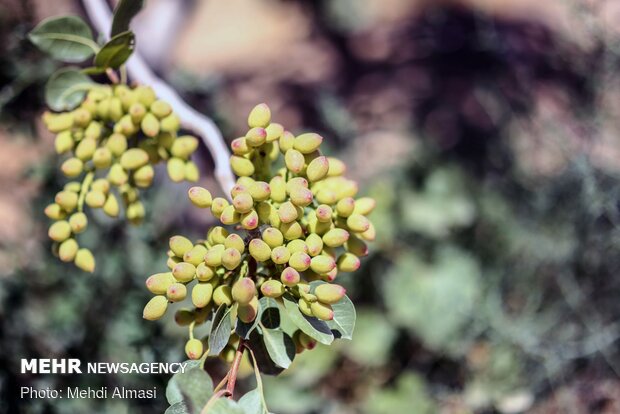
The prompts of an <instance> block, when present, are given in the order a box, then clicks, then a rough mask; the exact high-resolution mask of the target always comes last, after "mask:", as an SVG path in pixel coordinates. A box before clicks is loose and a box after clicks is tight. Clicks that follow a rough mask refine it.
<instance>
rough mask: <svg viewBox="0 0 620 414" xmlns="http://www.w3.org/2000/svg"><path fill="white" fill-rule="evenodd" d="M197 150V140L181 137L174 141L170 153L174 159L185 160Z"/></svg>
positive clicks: (189, 136) (192, 137) (187, 136)
mask: <svg viewBox="0 0 620 414" xmlns="http://www.w3.org/2000/svg"><path fill="white" fill-rule="evenodd" d="M197 148H198V138H196V137H194V136H191V135H183V136H181V137H178V138H177V139H175V140H174V142H173V143H172V148H171V149H170V152H171V153H172V155H173V156H174V157H178V158H183V159H187V158H189V156H190V155H192V154H193V153H194V151H196V149H197Z"/></svg>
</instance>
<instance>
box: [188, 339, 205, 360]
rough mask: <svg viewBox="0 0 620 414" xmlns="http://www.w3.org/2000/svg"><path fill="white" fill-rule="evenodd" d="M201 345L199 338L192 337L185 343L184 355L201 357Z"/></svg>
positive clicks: (190, 357) (195, 357)
mask: <svg viewBox="0 0 620 414" xmlns="http://www.w3.org/2000/svg"><path fill="white" fill-rule="evenodd" d="M202 352H203V346H202V342H201V341H200V340H199V339H196V338H192V339H190V340H189V341H187V342H186V343H185V355H187V357H188V358H189V359H194V360H195V359H200V357H202Z"/></svg>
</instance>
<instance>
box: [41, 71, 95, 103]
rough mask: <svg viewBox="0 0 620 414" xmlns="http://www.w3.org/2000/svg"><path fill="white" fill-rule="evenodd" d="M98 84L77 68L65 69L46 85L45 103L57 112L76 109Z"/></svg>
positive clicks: (53, 76)
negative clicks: (87, 93)
mask: <svg viewBox="0 0 620 414" xmlns="http://www.w3.org/2000/svg"><path fill="white" fill-rule="evenodd" d="M95 85H96V84H95V83H94V82H93V81H92V80H91V79H90V78H89V77H88V76H86V75H84V74H83V73H81V72H80V71H79V70H77V69H75V68H71V67H69V68H63V69H60V70H59V71H57V72H56V73H54V74H53V75H52V76H51V77H50V79H49V80H48V81H47V84H46V85H45V101H46V102H47V105H48V106H49V107H50V108H51V109H53V110H55V111H64V110H70V109H73V108H75V107H76V106H78V105H79V104H80V102H82V100H84V96H85V95H86V92H88V90H90V89H92V88H93V87H94V86H95Z"/></svg>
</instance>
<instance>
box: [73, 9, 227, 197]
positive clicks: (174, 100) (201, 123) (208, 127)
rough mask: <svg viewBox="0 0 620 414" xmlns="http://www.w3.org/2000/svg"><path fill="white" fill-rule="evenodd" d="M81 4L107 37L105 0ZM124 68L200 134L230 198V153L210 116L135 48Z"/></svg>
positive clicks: (108, 16)
mask: <svg viewBox="0 0 620 414" xmlns="http://www.w3.org/2000/svg"><path fill="white" fill-rule="evenodd" d="M82 3H83V4H84V8H85V9H86V13H87V14H88V17H89V19H90V20H91V22H92V24H93V25H94V26H95V29H96V30H97V31H98V32H99V33H100V34H101V35H103V36H105V37H106V38H108V33H109V31H110V27H111V25H112V13H111V11H110V8H109V6H108V4H107V3H106V1H105V0H83V1H82ZM127 70H128V72H129V76H130V77H131V78H133V79H134V80H135V81H137V82H139V83H142V84H145V85H148V86H150V87H151V88H153V90H154V91H155V93H156V94H157V96H158V97H160V98H162V99H164V100H166V101H167V102H168V103H169V104H170V105H171V106H172V107H173V108H174V111H175V112H176V114H177V115H178V116H179V118H180V120H181V124H182V125H183V127H185V128H188V129H191V130H193V131H195V132H196V133H197V134H198V135H199V136H200V138H201V139H202V141H203V142H204V143H205V145H206V146H207V148H208V149H209V151H210V152H211V155H212V156H213V159H214V161H215V171H214V174H215V178H216V179H217V181H218V182H219V184H220V186H221V187H222V190H224V193H225V194H226V196H227V197H229V196H230V194H229V191H230V189H231V188H232V187H233V186H234V185H235V177H234V175H233V173H232V171H231V169H230V164H229V158H230V152H229V151H228V147H227V146H226V144H225V142H224V138H223V137H222V133H221V132H220V130H219V128H218V127H217V125H215V123H214V122H213V121H212V120H211V119H210V118H208V117H207V116H205V115H203V114H201V113H200V112H198V111H196V110H195V109H194V108H192V107H191V106H189V105H188V104H187V103H186V102H185V101H184V100H183V99H182V98H181V97H180V96H179V95H178V94H177V93H176V91H175V90H174V89H173V88H172V87H170V85H168V84H167V83H166V82H165V81H164V80H162V79H160V78H159V77H157V75H155V74H154V73H153V71H152V70H151V69H150V68H149V67H148V65H147V64H146V62H145V61H144V59H142V57H141V56H140V55H139V54H138V53H137V51H134V53H133V55H132V56H131V58H130V59H129V60H128V61H127Z"/></svg>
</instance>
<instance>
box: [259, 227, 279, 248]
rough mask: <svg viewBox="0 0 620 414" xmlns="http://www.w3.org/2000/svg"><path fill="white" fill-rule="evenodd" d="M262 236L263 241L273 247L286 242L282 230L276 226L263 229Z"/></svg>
mask: <svg viewBox="0 0 620 414" xmlns="http://www.w3.org/2000/svg"><path fill="white" fill-rule="evenodd" d="M262 238H263V241H264V242H265V243H267V245H268V246H269V247H271V248H272V249H274V248H276V247H278V246H281V245H282V244H283V243H284V236H282V233H281V232H280V230H278V229H276V228H275V227H267V228H266V229H265V230H263V234H262Z"/></svg>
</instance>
